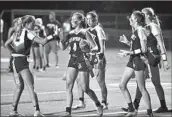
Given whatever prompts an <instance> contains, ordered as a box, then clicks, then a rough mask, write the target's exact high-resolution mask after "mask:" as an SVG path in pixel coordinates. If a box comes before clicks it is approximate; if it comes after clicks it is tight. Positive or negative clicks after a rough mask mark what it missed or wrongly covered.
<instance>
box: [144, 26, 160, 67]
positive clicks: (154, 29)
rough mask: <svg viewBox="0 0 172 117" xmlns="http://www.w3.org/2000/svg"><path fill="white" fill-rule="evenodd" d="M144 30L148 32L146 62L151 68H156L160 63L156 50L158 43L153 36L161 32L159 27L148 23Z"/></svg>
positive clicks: (157, 50)
mask: <svg viewBox="0 0 172 117" xmlns="http://www.w3.org/2000/svg"><path fill="white" fill-rule="evenodd" d="M146 29H147V31H148V36H147V47H148V52H147V57H148V62H149V64H150V65H151V66H153V67H156V66H157V65H158V64H159V62H160V58H161V57H160V51H159V49H158V42H157V39H156V37H155V36H154V35H159V34H160V32H161V30H160V28H159V26H158V25H157V24H155V23H150V24H148V25H147V26H146Z"/></svg>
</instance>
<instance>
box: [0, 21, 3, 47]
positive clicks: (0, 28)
mask: <svg viewBox="0 0 172 117" xmlns="http://www.w3.org/2000/svg"><path fill="white" fill-rule="evenodd" d="M0 20H1V21H0V23H1V25H0V38H1V47H3V46H4V42H3V28H4V21H3V19H0Z"/></svg>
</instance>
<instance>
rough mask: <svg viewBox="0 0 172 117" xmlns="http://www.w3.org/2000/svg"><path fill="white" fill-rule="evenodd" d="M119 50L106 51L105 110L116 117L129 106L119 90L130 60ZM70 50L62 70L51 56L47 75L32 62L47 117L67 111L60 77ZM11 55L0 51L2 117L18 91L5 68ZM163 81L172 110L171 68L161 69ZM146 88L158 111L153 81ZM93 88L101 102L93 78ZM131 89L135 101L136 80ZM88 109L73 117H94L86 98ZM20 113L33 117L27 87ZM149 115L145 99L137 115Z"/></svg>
mask: <svg viewBox="0 0 172 117" xmlns="http://www.w3.org/2000/svg"><path fill="white" fill-rule="evenodd" d="M118 52H119V49H107V50H106V57H107V69H106V84H107V88H108V102H109V109H108V110H106V111H104V115H105V116H116V117H122V116H123V115H124V114H125V113H124V112H122V111H121V110H120V108H121V107H126V106H127V102H126V101H125V99H124V97H123V96H122V94H121V91H120V89H119V87H118V85H119V83H120V80H121V76H122V73H123V71H124V68H125V66H126V63H127V61H128V58H120V57H118V56H117V53H118ZM171 55H172V54H171V52H168V61H169V62H170V65H171V60H172V58H171ZM68 58H69V55H68V51H59V68H58V69H57V68H55V66H54V65H55V61H54V58H53V54H52V53H51V54H50V64H51V67H50V68H48V69H47V71H46V72H45V73H42V72H36V71H34V70H32V65H33V63H32V62H31V63H30V68H31V71H32V72H33V74H34V76H35V77H34V78H35V90H36V92H37V93H38V98H39V104H40V109H41V111H42V113H43V114H44V115H46V116H61V114H62V113H63V112H64V111H65V104H66V92H65V91H66V84H65V81H63V80H62V79H61V78H62V76H63V74H64V72H65V70H66V66H67V63H68ZM8 60H9V52H8V50H7V49H4V48H2V49H1V116H7V115H8V114H9V112H10V111H11V103H12V99H13V93H14V89H15V84H14V81H13V75H12V73H8V72H7V71H6V69H7V68H8ZM160 73H161V82H162V86H163V88H164V91H165V98H166V101H167V106H168V108H169V109H170V110H171V108H172V101H171V99H172V96H171V94H172V92H171V90H172V86H171V81H172V79H171V69H170V70H169V71H167V72H165V71H163V69H161V70H160ZM146 86H147V89H148V92H149V93H150V96H151V101H152V107H153V109H157V108H158V107H159V105H160V104H159V100H158V97H157V94H156V91H155V89H154V86H153V84H152V82H151V80H150V79H148V80H147V81H146ZM90 87H91V88H92V89H93V90H94V91H96V94H97V95H98V98H99V100H101V93H100V88H99V86H98V83H97V81H96V79H93V78H90ZM128 88H129V90H130V93H131V96H132V98H134V96H135V89H136V83H135V79H132V80H131V81H130V82H129V84H128ZM77 100H78V96H77V87H76V85H75V87H74V103H73V105H75V104H76V103H77ZM85 100H86V108H85V109H82V110H75V111H73V112H72V115H73V116H95V115H96V111H95V106H94V104H93V102H92V101H91V99H90V98H88V96H87V95H85ZM18 111H19V112H20V113H22V114H24V115H28V116H32V115H33V113H34V108H33V105H32V103H31V100H30V98H29V94H28V91H27V88H26V87H25V90H24V92H23V94H22V96H21V99H20V103H19V106H18ZM145 115H146V107H145V105H144V100H141V104H140V108H139V113H138V116H142V117H143V116H145ZM171 116H172V112H171V111H170V112H169V113H161V114H155V117H171Z"/></svg>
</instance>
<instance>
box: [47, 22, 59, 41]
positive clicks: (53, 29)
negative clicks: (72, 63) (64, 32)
mask: <svg viewBox="0 0 172 117" xmlns="http://www.w3.org/2000/svg"><path fill="white" fill-rule="evenodd" d="M60 27H61V26H60V23H59V22H58V21H57V20H54V21H49V22H48V23H47V25H46V30H47V36H49V35H54V34H55V33H57V32H58V30H59V28H60ZM53 39H55V40H59V37H58V36H53Z"/></svg>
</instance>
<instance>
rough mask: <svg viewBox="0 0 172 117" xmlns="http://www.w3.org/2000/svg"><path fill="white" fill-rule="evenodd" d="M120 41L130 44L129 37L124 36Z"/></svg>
mask: <svg viewBox="0 0 172 117" xmlns="http://www.w3.org/2000/svg"><path fill="white" fill-rule="evenodd" d="M119 41H120V42H122V43H124V44H128V43H129V41H128V39H127V37H126V36H125V35H124V34H123V35H122V36H120V37H119Z"/></svg>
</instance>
